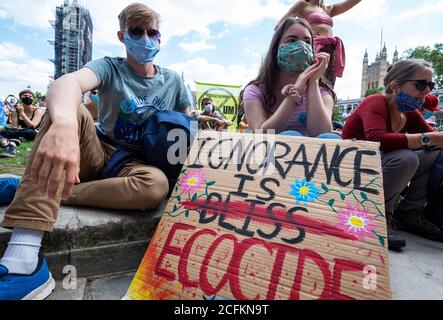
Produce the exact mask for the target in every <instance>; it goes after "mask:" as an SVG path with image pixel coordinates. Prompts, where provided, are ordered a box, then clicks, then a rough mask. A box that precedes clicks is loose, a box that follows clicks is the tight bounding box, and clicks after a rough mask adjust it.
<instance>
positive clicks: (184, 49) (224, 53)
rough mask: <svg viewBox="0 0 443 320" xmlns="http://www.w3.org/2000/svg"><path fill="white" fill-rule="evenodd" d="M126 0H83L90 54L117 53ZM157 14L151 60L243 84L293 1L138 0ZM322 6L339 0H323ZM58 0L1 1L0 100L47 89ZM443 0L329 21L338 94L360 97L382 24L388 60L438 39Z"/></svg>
mask: <svg viewBox="0 0 443 320" xmlns="http://www.w3.org/2000/svg"><path fill="white" fill-rule="evenodd" d="M132 2H133V1H131V0H113V1H109V0H83V1H80V3H81V4H82V5H83V6H84V7H86V8H87V9H89V10H90V12H91V15H92V19H93V23H94V52H93V58H94V59H97V58H101V57H104V56H123V55H124V54H125V49H124V45H122V44H120V43H119V42H118V40H117V37H116V32H117V31H118V19H117V16H118V14H119V13H120V11H121V10H122V9H123V8H124V7H125V6H126V5H128V4H130V3H132ZM142 2H143V3H146V4H147V5H149V6H151V7H152V8H153V9H154V10H156V11H157V12H158V13H159V14H160V15H161V26H160V31H161V33H162V35H163V42H162V51H161V52H160V54H159V55H158V56H157V57H158V58H157V59H156V63H157V64H160V65H162V66H165V67H169V68H172V69H174V70H176V71H177V72H179V73H180V74H181V73H182V72H184V74H185V78H186V80H187V81H188V82H190V83H192V82H194V81H203V82H211V83H221V84H230V85H245V84H246V83H247V82H249V81H250V80H252V79H253V78H255V77H256V75H257V71H258V68H259V66H260V62H261V59H262V57H263V55H264V54H265V53H266V51H267V49H268V46H269V42H270V39H271V37H272V33H273V28H274V26H275V24H276V22H277V20H279V18H280V17H281V16H282V15H283V14H284V13H285V12H286V11H287V10H288V8H289V7H290V6H291V4H292V3H293V2H291V1H279V0H220V1H215V0H205V1H203V0H187V1H177V0H154V1H142ZM325 2H326V4H333V3H337V2H340V1H338V0H326V1H325ZM62 3H63V1H62V0H39V1H34V0H32V1H31V0H13V1H11V0H0V30H1V31H0V98H4V97H6V96H7V95H8V94H10V93H14V94H17V93H18V92H19V91H20V89H22V88H24V87H26V86H27V85H30V86H31V88H32V89H33V90H39V91H42V92H45V91H46V87H47V85H48V82H49V75H53V73H54V66H53V64H52V63H51V62H50V61H49V60H48V59H49V58H53V57H54V49H53V47H52V46H50V45H49V43H48V42H47V40H48V39H53V38H54V29H53V28H52V27H51V26H50V24H49V22H48V20H54V19H55V7H56V6H57V5H61V4H62ZM442 17H443V0H429V1H417V0H363V1H362V2H361V3H360V4H359V5H357V6H356V7H355V8H354V9H352V11H349V12H348V13H346V14H344V15H342V16H340V17H337V18H336V19H335V27H334V31H335V34H336V35H337V36H340V37H341V38H342V39H343V41H344V43H345V47H346V50H347V68H346V70H345V73H344V77H343V79H339V80H338V82H337V86H336V91H337V95H338V97H339V98H343V99H347V98H359V97H360V87H361V73H362V61H363V55H364V52H365V50H366V49H368V53H369V59H370V61H373V60H374V59H375V55H376V54H377V52H378V51H380V40H381V39H380V37H381V29H382V28H384V41H385V42H386V45H387V48H388V57H389V60H392V56H393V53H394V51H395V47H396V46H397V47H398V51H399V52H400V55H403V53H404V51H406V50H407V49H409V48H414V47H416V46H419V45H429V46H433V45H434V44H435V43H437V42H443V22H442V21H443V18H442Z"/></svg>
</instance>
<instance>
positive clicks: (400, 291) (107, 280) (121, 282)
mask: <svg viewBox="0 0 443 320" xmlns="http://www.w3.org/2000/svg"><path fill="white" fill-rule="evenodd" d="M402 235H403V236H404V237H405V238H406V239H407V241H408V247H407V248H406V250H404V252H402V253H392V252H391V253H390V256H389V257H390V264H391V277H392V290H393V294H394V299H395V300H443V243H437V242H432V241H427V240H425V239H422V238H419V237H415V236H413V235H410V234H407V233H402ZM133 276H134V272H128V273H119V274H113V275H108V276H103V277H90V278H81V279H79V280H78V282H77V290H64V289H63V286H62V282H60V281H59V282H57V288H56V290H55V292H54V293H53V295H52V296H51V297H50V298H49V299H50V300H120V299H122V298H123V296H124V295H125V293H126V290H127V289H128V287H129V285H130V283H131V280H132V277H133Z"/></svg>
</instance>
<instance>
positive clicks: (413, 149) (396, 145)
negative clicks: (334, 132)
mask: <svg viewBox="0 0 443 320" xmlns="http://www.w3.org/2000/svg"><path fill="white" fill-rule="evenodd" d="M432 80H433V70H432V68H431V66H430V64H429V63H427V62H426V61H424V60H417V59H407V60H402V61H400V62H397V63H396V64H395V65H394V66H392V67H391V68H390V70H389V71H388V74H387V75H386V78H385V79H384V87H385V94H384V95H382V94H376V95H372V96H369V97H367V98H366V99H365V100H364V101H363V102H362V103H361V105H360V106H359V107H358V109H357V110H356V111H355V112H354V113H353V114H352V115H351V116H350V117H349V119H348V120H347V122H346V124H345V127H344V128H343V138H345V139H358V140H366V141H372V142H378V143H380V150H381V155H382V168H383V180H384V192H385V199H386V200H385V207H386V215H387V217H388V242H389V247H390V248H391V249H392V250H399V249H401V248H402V247H404V246H405V245H406V243H405V241H404V240H403V239H401V238H400V237H399V236H396V235H395V233H394V232H393V231H392V228H391V226H392V221H393V219H395V220H397V223H396V226H397V227H399V228H401V229H403V230H405V231H409V232H412V233H415V234H418V235H421V236H423V237H426V238H429V239H432V240H443V233H442V231H443V230H439V227H438V226H435V225H434V224H432V223H431V222H429V221H428V220H427V217H425V214H424V212H425V205H426V203H427V202H428V201H427V200H428V199H427V189H428V181H429V177H430V174H431V171H432V170H433V168H434V165H435V164H436V161H437V159H438V158H439V155H440V152H441V151H440V150H441V148H443V133H441V132H435V131H434V130H433V128H432V127H431V126H430V125H429V124H428V123H427V122H426V120H425V119H424V117H423V116H422V114H421V113H420V112H419V110H420V109H421V108H423V107H424V106H425V105H426V104H425V103H426V101H427V100H428V99H430V98H431V97H430V95H429V94H430V92H431V91H432V90H433V89H434V86H435V83H434V82H433V81H432ZM431 99H432V98H431ZM400 195H402V196H403V200H402V201H401V202H400V203H399V200H400ZM398 203H399V205H398ZM442 228H443V227H442Z"/></svg>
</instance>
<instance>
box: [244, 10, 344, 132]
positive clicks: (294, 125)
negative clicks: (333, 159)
mask: <svg viewBox="0 0 443 320" xmlns="http://www.w3.org/2000/svg"><path fill="white" fill-rule="evenodd" d="M328 63H329V55H328V54H327V53H319V54H317V55H316V56H315V55H314V49H313V34H312V30H311V27H310V25H309V23H308V22H307V21H306V20H303V19H299V18H288V19H287V20H286V21H285V22H284V23H283V24H282V25H281V26H280V27H279V28H278V29H277V30H276V32H275V34H274V37H273V39H272V41H271V45H270V48H269V51H268V53H267V55H266V57H265V60H264V62H263V64H262V66H261V69H260V72H259V75H258V77H257V78H256V79H255V80H253V81H251V82H250V83H249V85H248V86H247V87H246V88H245V89H244V91H243V92H242V94H241V97H242V103H244V108H245V114H246V119H247V120H248V123H249V127H250V129H251V130H265V131H268V130H273V131H275V133H278V134H281V133H284V134H290V135H299V136H306V137H319V138H331V137H330V136H329V135H330V133H331V131H332V129H333V128H332V113H333V106H334V99H335V94H334V92H333V90H332V89H331V88H328V86H327V85H326V82H325V79H324V78H323V77H324V74H325V71H326V69H327V67H328ZM325 134H326V135H325ZM333 138H339V137H338V136H336V135H335V136H334V137H333Z"/></svg>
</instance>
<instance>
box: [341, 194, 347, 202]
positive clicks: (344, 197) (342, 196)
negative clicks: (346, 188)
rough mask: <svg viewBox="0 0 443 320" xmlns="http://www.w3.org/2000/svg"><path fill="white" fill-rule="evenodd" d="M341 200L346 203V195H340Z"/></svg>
mask: <svg viewBox="0 0 443 320" xmlns="http://www.w3.org/2000/svg"><path fill="white" fill-rule="evenodd" d="M340 198H341V199H342V200H343V201H345V200H346V195H345V194H344V193H340Z"/></svg>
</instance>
